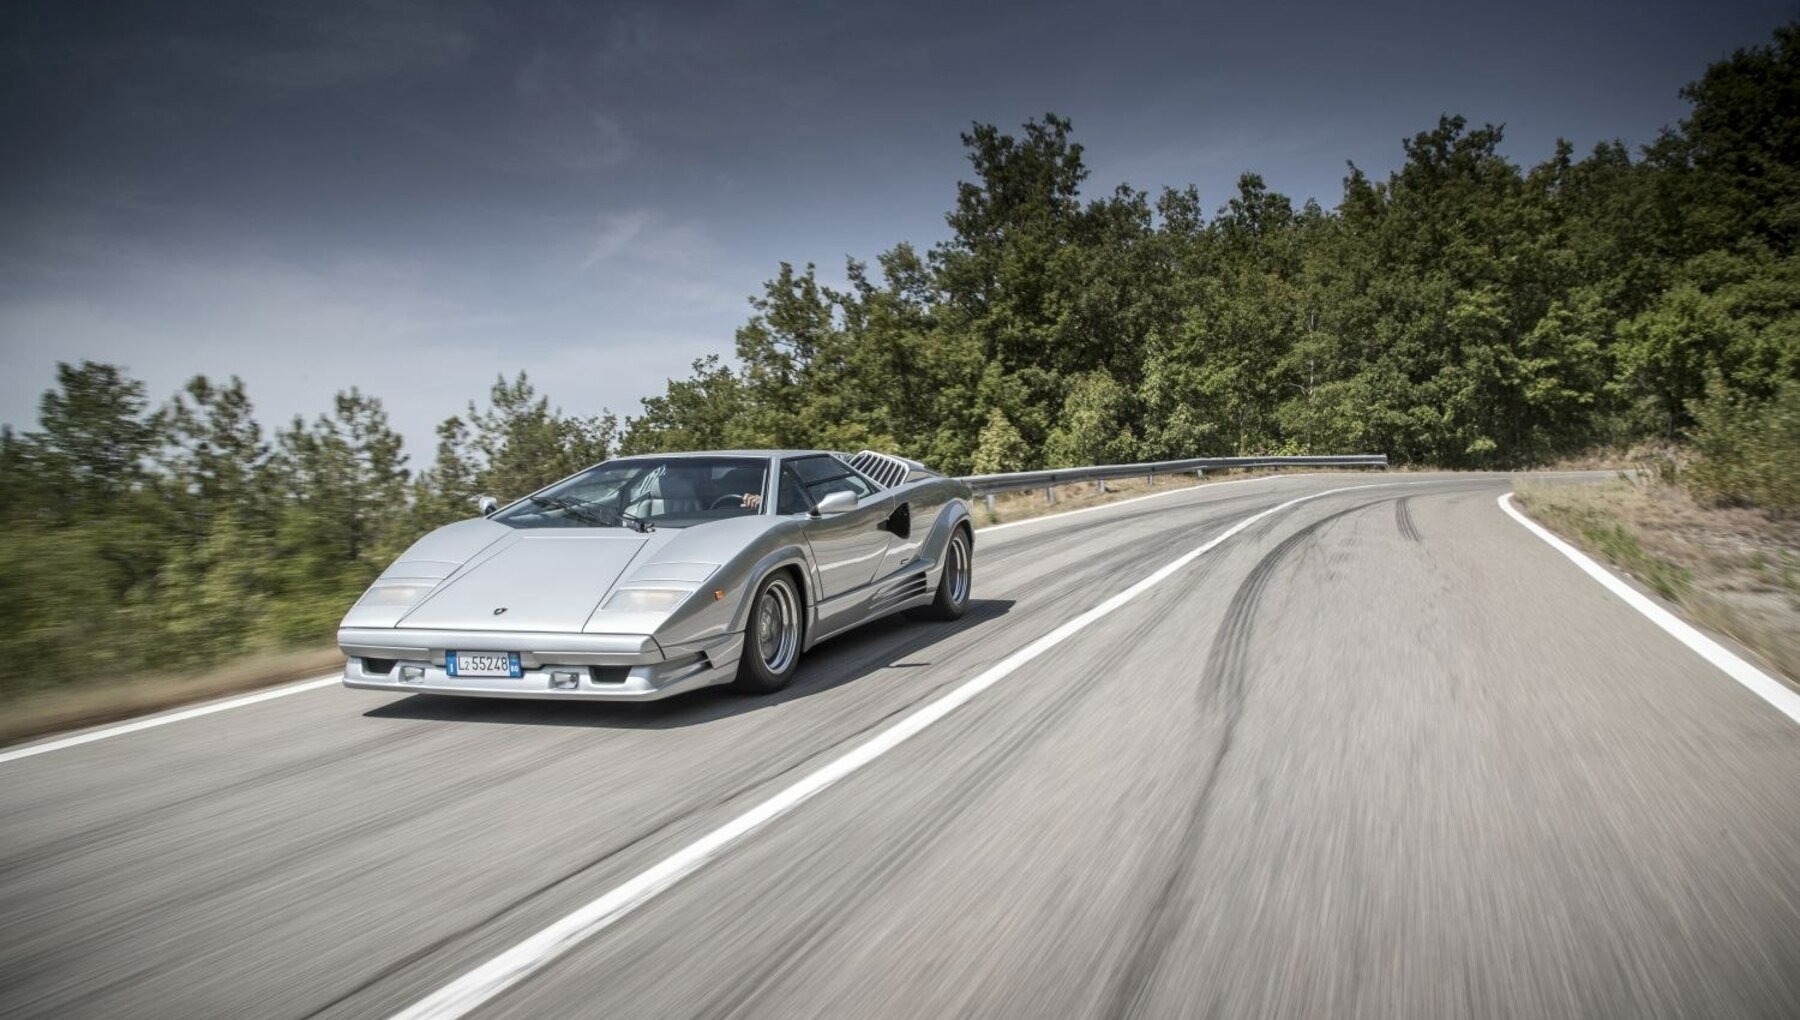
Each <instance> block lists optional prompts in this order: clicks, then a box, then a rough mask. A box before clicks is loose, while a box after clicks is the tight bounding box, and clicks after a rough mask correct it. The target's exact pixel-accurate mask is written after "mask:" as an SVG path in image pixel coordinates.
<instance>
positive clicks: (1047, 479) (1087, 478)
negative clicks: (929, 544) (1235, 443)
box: [961, 453, 1388, 498]
mask: <svg viewBox="0 0 1800 1020" xmlns="http://www.w3.org/2000/svg"><path fill="white" fill-rule="evenodd" d="M1387 466H1388V459H1387V454H1385V453H1352V454H1341V455H1333V456H1323V457H1195V458H1192V459H1189V460H1158V461H1147V462H1145V463H1142V464H1100V465H1096V466H1093V467H1072V468H1052V469H1050V470H1047V471H1015V472H1013V473H1011V474H1001V475H968V476H965V477H963V478H962V479H961V481H964V482H967V483H968V484H969V487H970V488H972V489H974V490H975V495H977V496H986V495H992V494H993V493H996V492H1022V491H1024V490H1026V489H1053V488H1055V487H1056V486H1058V485H1069V484H1071V483H1074V482H1106V481H1110V480H1112V479H1115V478H1155V477H1156V476H1157V475H1175V474H1188V473H1192V472H1204V471H1207V470H1218V469H1225V468H1274V467H1359V468H1383V469H1385V468H1386V467H1387ZM1052 498H1054V497H1052Z"/></svg>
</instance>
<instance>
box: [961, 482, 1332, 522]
mask: <svg viewBox="0 0 1800 1020" xmlns="http://www.w3.org/2000/svg"><path fill="white" fill-rule="evenodd" d="M1318 473H1319V472H1317V471H1303V472H1301V473H1300V474H1297V475H1261V476H1258V477H1256V478H1235V479H1233V480H1231V481H1229V482H1195V483H1194V484H1193V485H1178V486H1176V487H1175V488H1172V489H1164V490H1163V491H1161V492H1152V493H1147V494H1145V495H1142V496H1133V497H1131V498H1130V499H1121V500H1115V501H1113V502H1111V503H1099V504H1096V505H1094V506H1084V507H1082V508H1080V509H1078V510H1059V511H1057V512H1055V513H1048V514H1044V515H1043V516H1041V517H1027V518H1026V519H1024V520H1022V521H1008V522H1006V523H1005V524H986V525H983V526H981V527H979V528H976V529H975V533H976V534H978V535H985V534H987V533H988V532H990V531H1005V530H1006V529H1007V528H1022V527H1024V526H1025V525H1027V524H1043V523H1044V522H1046V521H1061V520H1066V519H1068V518H1070V517H1077V516H1080V515H1081V514H1089V513H1093V512H1094V511H1096V510H1111V509H1112V508H1113V507H1116V506H1126V505H1129V504H1131V503H1142V502H1143V501H1144V500H1146V499H1161V498H1163V497H1164V496H1174V495H1178V494H1180V493H1183V492H1211V491H1212V490H1214V489H1218V488H1223V487H1224V486H1227V485H1244V484H1246V483H1249V482H1268V481H1273V480H1275V479H1277V478H1311V477H1314V476H1315V475H1317V474H1318ZM976 498H977V499H979V498H980V497H979V496H977V497H976Z"/></svg>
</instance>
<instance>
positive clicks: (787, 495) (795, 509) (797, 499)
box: [775, 467, 812, 514]
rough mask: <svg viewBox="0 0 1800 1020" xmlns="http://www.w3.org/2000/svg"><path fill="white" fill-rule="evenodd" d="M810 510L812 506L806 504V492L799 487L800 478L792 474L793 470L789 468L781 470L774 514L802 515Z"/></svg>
mask: <svg viewBox="0 0 1800 1020" xmlns="http://www.w3.org/2000/svg"><path fill="white" fill-rule="evenodd" d="M811 510H812V504H811V503H809V502H807V499H806V490H805V489H804V488H803V487H802V485H801V482H800V476H799V475H796V474H794V469H793V468H791V467H784V468H782V469H781V495H780V496H779V497H778V498H777V499H776V501H775V512H776V513H778V514H803V513H807V512H809V511H811Z"/></svg>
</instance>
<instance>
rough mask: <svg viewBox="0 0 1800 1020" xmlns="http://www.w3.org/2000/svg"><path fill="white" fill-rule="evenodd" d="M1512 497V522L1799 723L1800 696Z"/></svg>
mask: <svg viewBox="0 0 1800 1020" xmlns="http://www.w3.org/2000/svg"><path fill="white" fill-rule="evenodd" d="M1512 497H1513V494H1512V493H1510V492H1508V493H1505V494H1503V495H1502V496H1501V497H1500V500H1499V502H1500V509H1502V510H1504V511H1506V513H1507V515H1508V516H1510V517H1511V518H1512V519H1513V520H1515V521H1518V522H1519V523H1520V524H1523V525H1524V526H1525V527H1526V529H1527V530H1529V531H1530V532H1531V533H1532V534H1534V535H1536V536H1537V537H1539V538H1541V539H1543V540H1544V541H1545V542H1547V543H1549V545H1550V547H1551V548H1552V549H1555V550H1556V551H1557V552H1559V553H1562V554H1563V555H1564V556H1567V557H1568V558H1569V559H1570V561H1572V562H1573V563H1574V564H1575V565H1576V566H1578V567H1580V568H1581V569H1582V571H1583V572H1585V573H1586V574H1587V575H1588V576H1589V577H1591V578H1593V579H1594V580H1596V581H1599V582H1600V583H1601V584H1602V585H1605V586H1606V590H1607V591H1610V592H1612V593H1613V594H1614V595H1617V596H1618V597H1619V598H1620V599H1622V600H1624V602H1625V604H1626V605H1628V606H1630V607H1631V608H1633V609H1635V610H1637V611H1638V612H1640V613H1642V614H1644V615H1645V616H1647V617H1649V618H1650V622H1651V623H1654V624H1656V625H1657V626H1658V627H1661V628H1662V629H1663V630H1665V631H1668V633H1669V636H1670V637H1673V638H1674V639H1675V640H1677V641H1679V642H1681V643H1682V644H1684V645H1687V646H1688V647H1689V648H1691V649H1693V650H1694V652H1695V653H1696V654H1697V655H1699V656H1700V657H1701V658H1702V659H1705V660H1706V661H1707V662H1710V663H1712V664H1713V665H1715V666H1717V667H1719V669H1721V670H1723V671H1724V672H1725V674H1726V675H1727V676H1729V677H1731V678H1732V679H1733V680H1736V681H1737V682H1738V683H1740V684H1743V685H1744V686H1745V687H1748V688H1750V691H1751V693H1753V694H1755V695H1756V696H1757V697H1759V698H1761V699H1763V700H1764V701H1766V702H1768V703H1769V704H1771V705H1773V706H1775V709H1776V710H1777V711H1779V712H1781V713H1783V714H1784V715H1786V716H1787V717H1788V718H1789V719H1792V720H1793V721H1795V722H1797V723H1800V694H1795V693H1794V692H1793V691H1792V690H1791V689H1789V688H1788V687H1787V685H1785V684H1783V683H1781V682H1780V681H1779V680H1776V679H1775V678H1774V677H1772V676H1770V675H1768V674H1767V673H1764V672H1763V671H1762V670H1760V669H1757V668H1756V667H1755V666H1752V665H1751V664H1750V663H1748V662H1745V661H1744V660H1743V659H1741V658H1739V657H1738V656H1737V655H1735V654H1733V653H1732V651H1731V650H1730V649H1728V648H1726V647H1725V646H1724V645H1721V644H1719V643H1718V642H1717V641H1714V640H1713V639H1712V638H1709V637H1707V636H1706V635H1705V634H1702V633H1701V632H1700V631H1699V629H1697V628H1696V627H1694V626H1693V625H1692V624H1690V623H1688V622H1687V621H1686V620H1683V619H1682V618H1681V617H1679V616H1676V615H1675V614H1674V613H1671V612H1669V611H1668V610H1667V609H1664V608H1663V607H1662V606H1659V605H1657V604H1656V603H1655V602H1653V601H1652V600H1651V599H1650V597H1649V596H1647V595H1645V594H1644V593H1643V592H1640V591H1638V590H1637V589H1636V588H1633V587H1632V586H1631V585H1629V584H1626V583H1625V582H1624V581H1622V580H1620V579H1619V578H1618V577H1617V576H1616V575H1614V574H1613V573H1612V571H1610V570H1607V569H1606V568H1605V567H1603V566H1601V565H1600V564H1598V563H1596V562H1594V561H1593V560H1592V559H1590V558H1589V557H1588V556H1587V555H1586V554H1585V553H1583V552H1582V551H1581V550H1579V549H1577V548H1575V547H1574V546H1572V545H1570V544H1569V543H1567V542H1565V541H1563V540H1562V539H1560V538H1558V537H1556V536H1555V535H1553V534H1551V533H1550V530H1549V529H1548V528H1546V527H1544V526H1543V525H1541V524H1539V523H1538V522H1536V521H1534V520H1532V519H1531V518H1529V517H1527V516H1525V515H1524V514H1523V513H1521V512H1519V509H1518V508H1517V507H1515V506H1513V502H1512Z"/></svg>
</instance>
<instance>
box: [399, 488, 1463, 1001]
mask: <svg viewBox="0 0 1800 1020" xmlns="http://www.w3.org/2000/svg"><path fill="white" fill-rule="evenodd" d="M1248 480H1249V479H1246V481H1248ZM1425 484H1429V483H1427V482H1379V483H1376V484H1374V485H1352V486H1345V487H1344V488H1340V489H1327V490H1326V491H1324V492H1315V493H1313V494H1311V495H1308V496H1301V497H1299V498H1297V499H1290V500H1288V501H1287V502H1285V503H1282V504H1280V505H1278V506H1273V507H1270V508H1269V509H1267V510H1264V511H1262V512H1261V513H1259V514H1256V515H1255V516H1252V517H1247V518H1245V519H1244V520H1242V521H1239V522H1238V523H1236V524H1234V525H1232V526H1231V527H1230V528H1228V529H1226V530H1225V531H1223V532H1221V533H1220V534H1218V535H1217V536H1215V537H1214V538H1212V539H1211V540H1210V541H1208V542H1206V544H1204V545H1202V546H1200V547H1199V548H1196V549H1193V550H1191V551H1189V552H1187V553H1185V554H1183V555H1181V556H1180V557H1177V558H1176V559H1174V560H1172V561H1171V562H1169V563H1168V564H1166V565H1164V566H1163V567H1161V568H1159V569H1158V570H1157V571H1156V572H1155V573H1153V574H1151V575H1150V576H1148V577H1146V578H1144V579H1143V580H1141V581H1139V582H1137V583H1136V584H1134V585H1132V586H1131V587H1129V588H1126V589H1125V590H1124V591H1121V592H1119V593H1118V594H1116V595H1114V596H1112V597H1111V598H1109V599H1107V600H1106V601H1105V602H1102V603H1100V604H1099V605H1097V606H1095V607H1094V608H1092V609H1090V610H1088V611H1087V612H1085V613H1082V614H1081V615H1080V616H1077V617H1075V618H1074V619H1072V620H1070V621H1068V622H1067V623H1064V624H1063V625H1062V626H1060V627H1057V628H1056V629H1055V630H1053V631H1051V632H1050V633H1048V634H1045V635H1044V636H1042V637H1040V638H1038V639H1037V640H1035V641H1033V642H1031V643H1030V644H1028V645H1026V646H1025V647H1024V648H1021V649H1019V650H1018V651H1016V652H1014V653H1012V654H1011V655H1009V656H1007V657H1006V658H1005V659H1002V660H1001V661H1000V662H998V663H996V664H994V665H993V666H990V667H989V668H988V669H987V670H985V671H984V672H982V673H981V674H980V675H978V676H976V677H975V678H974V679H973V680H969V681H968V682H966V683H964V684H962V685H961V686H959V687H957V688H955V689H954V690H952V691H950V692H949V693H948V694H945V695H944V696H943V697H941V698H939V699H937V700H936V701H933V702H931V703H930V704H928V705H926V706H925V707H923V708H921V709H919V710H918V711H916V712H914V713H912V714H911V715H909V716H907V717H905V718H904V719H901V720H900V721H899V722H897V723H895V724H894V725H892V726H890V727H888V728H887V729H886V730H883V731H882V732H881V733H879V734H877V735H875V736H874V737H872V738H870V739H869V741H868V742H867V743H864V744H862V745H860V746H858V747H856V748H855V749H853V750H851V751H849V752H847V753H846V754H844V755H843V756H842V757H840V758H838V759H836V760H834V761H832V762H830V763H828V764H826V765H824V766H821V767H820V768H819V769H818V770H817V771H815V772H812V773H811V774H809V775H807V776H805V777H804V778H802V779H800V780H799V781H798V782H796V783H794V784H793V785H792V786H789V787H787V788H786V789H784V790H782V791H781V792H779V793H777V794H775V795H774V796H772V797H770V798H769V799H768V800H765V801H763V802H762V803H760V804H758V805H756V806H755V807H753V808H751V809H750V810H748V811H746V812H744V813H743V814H741V815H739V816H737V817H736V818H733V819H732V820H730V821H728V822H726V823H725V824H724V825H721V826H719V827H718V828H716V829H714V830H712V831H711V832H709V833H707V834H706V835H704V836H701V837H700V838H699V839H697V840H695V841H694V842H692V843H689V844H688V845H687V846H685V847H682V848H681V849H680V850H677V851H676V852H675V853H674V854H672V855H670V856H669V857H666V858H664V859H663V860H662V861H661V862H659V863H657V864H654V865H652V866H651V867H650V868H648V869H646V870H644V871H641V872H639V873H638V874H637V875H635V876H634V877H632V878H630V879H628V880H626V881H625V883H624V884H622V885H619V886H616V887H614V888H613V889H611V890H610V891H608V892H606V893H604V894H602V895H601V896H600V897H599V898H597V899H595V900H592V901H590V902H589V903H586V904H584V905H582V906H580V907H578V908H576V909H575V911H574V912H573V913H570V914H568V915H567V916H565V917H563V918H561V919H560V920H557V921H554V922H552V923H551V924H550V925H549V926H548V927H546V928H544V929H543V930H542V931H539V932H538V933H537V934H535V935H532V936H531V937H529V938H527V939H526V940H525V941H523V942H520V943H519V944H517V945H515V946H513V947H512V948H511V949H508V950H506V951H505V952H503V953H501V954H500V955H498V956H496V957H494V958H493V959H491V960H489V961H487V962H486V963H484V964H482V965H481V966H479V967H476V968H475V969H474V970H471V971H469V972H468V973H466V974H464V975H463V976H462V977H459V978H457V979H456V980H455V981H452V982H450V983H449V984H447V985H445V986H444V987H443V988H440V989H438V990H437V991H436V992H433V993H432V994H431V995H428V996H426V997H425V998H423V999H421V1000H419V1001H418V1002H417V1003H415V1004H413V1005H412V1006H411V1007H410V1008H408V1009H406V1010H404V1011H402V1012H400V1013H396V1014H395V1015H394V1020H426V1018H431V1020H448V1018H453V1017H461V1016H466V1015H467V1014H468V1013H469V1012H471V1011H472V1010H474V1009H476V1008H478V1007H480V1006H481V1005H482V1004H483V1003H485V1002H487V1001H488V1000H489V999H492V998H493V997H494V996H496V995H498V994H500V993H501V992H503V991H505V990H506V989H508V988H511V987H512V986H513V985H516V984H518V983H519V982H520V981H523V980H524V979H525V978H527V977H529V976H531V975H532V974H533V973H535V972H536V971H537V970H539V969H540V968H542V967H543V966H545V965H546V964H548V963H549V962H550V961H552V960H554V959H556V958H557V957H559V956H561V955H562V954H564V953H566V952H568V951H569V950H571V949H573V948H575V947H576V946H577V945H579V944H580V943H581V942H583V941H584V940H586V939H588V938H589V937H591V936H593V935H595V934H596V933H598V932H600V931H602V930H603V929H605V928H607V927H610V926H611V925H612V924H613V923H614V922H616V921H618V920H619V919H620V918H623V917H624V916H625V915H627V914H629V913H631V912H632V911H633V910H636V909H637V908H638V907H640V906H642V905H643V904H645V903H647V902H648V901H650V900H651V899H652V898H654V897H655V896H656V895H657V894H658V893H660V892H662V891H663V890H665V889H667V888H669V887H670V886H672V885H674V884H675V883H676V882H679V881H681V880H682V879H683V878H685V877H686V876H688V875H689V874H691V873H693V872H694V871H697V870H699V869H700V868H701V867H703V866H704V865H706V864H707V863H709V862H711V861H712V860H713V859H714V858H716V857H718V856H719V855H720V854H722V853H724V852H725V851H726V850H727V849H729V848H730V847H731V846H732V845H733V844H734V843H737V842H738V841H739V840H742V839H743V838H745V837H746V836H748V835H750V834H751V833H753V832H755V831H756V830H758V829H760V828H762V827H763V826H765V825H767V824H769V823H770V822H772V821H774V820H775V819H777V818H780V817H781V816H782V815H785V814H787V813H788V812H789V811H792V810H793V809H794V808H796V807H799V806H800V805H801V804H804V803H805V802H806V801H808V800H811V799H812V798H813V797H815V796H817V795H818V794H819V793H820V792H822V791H824V790H825V789H826V788H827V787H829V786H831V785H832V784H833V783H836V782H837V781H838V780H840V779H843V778H844V777H845V776H848V775H850V774H851V773H853V772H855V771H856V770H858V769H860V768H862V767H863V766H864V765H867V764H869V763H870V762H872V761H874V760H875V759H877V758H879V757H881V756H882V755H884V754H886V753H887V752H889V751H891V750H893V749H894V748H895V747H898V746H899V745H900V744H901V743H903V742H905V741H906V740H907V739H908V738H910V737H912V736H914V735H916V734H918V733H919V732H920V731H922V730H924V729H925V728H926V727H928V726H930V725H931V724H932V723H935V722H937V721H938V720H939V719H942V718H944V717H945V716H947V715H949V714H950V713H951V712H954V711H956V709H958V708H960V707H962V706H963V705H964V704H966V703H968V702H969V701H970V700H971V699H973V698H974V697H975V696H976V695H978V694H980V693H981V692H983V691H985V690H987V689H988V688H989V687H992V686H994V685H995V684H997V683H999V682H1000V681H1001V680H1004V679H1005V678H1006V677H1007V676H1008V675H1009V674H1011V673H1012V672H1013V671H1015V670H1017V669H1018V668H1019V667H1020V666H1023V665H1025V664H1026V663H1028V662H1030V661H1031V660H1033V659H1035V658H1037V657H1038V656H1040V655H1042V654H1044V653H1045V652H1047V651H1049V650H1050V649H1052V648H1054V647H1056V646H1057V645H1059V644H1061V643H1063V642H1064V641H1066V640H1068V639H1069V638H1070V637H1073V636H1074V635H1076V634H1078V633H1080V632H1081V631H1083V630H1085V629H1086V628H1088V627H1089V626H1091V625H1092V624H1094V623H1095V622H1097V621H1099V620H1102V619H1104V618H1105V617H1107V616H1110V615H1111V614H1112V613H1114V612H1116V611H1117V610H1118V609H1119V608H1120V607H1122V606H1124V605H1125V604H1126V603H1128V602H1130V601H1131V600H1133V599H1135V598H1137V597H1138V596H1139V595H1142V594H1143V593H1144V592H1147V591H1149V590H1150V589H1152V588H1154V587H1156V586H1157V585H1159V584H1161V583H1162V582H1163V581H1166V580H1168V578H1169V577H1170V576H1171V575H1173V574H1174V573H1175V572H1176V571H1178V570H1180V569H1181V568H1183V567H1185V566H1187V565H1188V564H1190V563H1192V562H1194V560H1196V559H1198V558H1200V557H1201V556H1203V555H1205V554H1206V553H1208V552H1210V551H1212V550H1213V549H1215V548H1217V547H1218V546H1219V545H1220V544H1221V543H1223V542H1225V541H1226V540H1227V539H1230V538H1231V537H1232V536H1234V535H1236V534H1238V533H1239V532H1241V531H1243V530H1244V529H1245V528H1248V527H1249V526H1251V525H1252V524H1255V523H1256V522H1257V521H1260V520H1262V519H1263V518H1265V517H1268V516H1270V515H1271V514H1277V513H1280V512H1281V511H1283V510H1286V509H1288V508H1289V507H1292V506H1295V505H1297V504H1300V503H1305V502H1307V501H1308V500H1314V499H1320V498H1322V497H1325V496H1331V495H1336V494H1338V493H1342V492H1352V491H1355V490H1357V489H1378V488H1385V487H1389V486H1394V485H1425Z"/></svg>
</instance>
